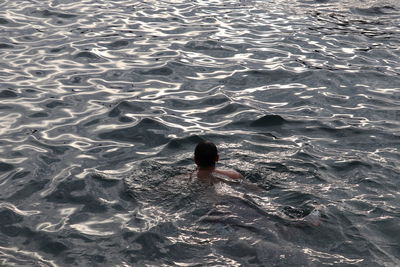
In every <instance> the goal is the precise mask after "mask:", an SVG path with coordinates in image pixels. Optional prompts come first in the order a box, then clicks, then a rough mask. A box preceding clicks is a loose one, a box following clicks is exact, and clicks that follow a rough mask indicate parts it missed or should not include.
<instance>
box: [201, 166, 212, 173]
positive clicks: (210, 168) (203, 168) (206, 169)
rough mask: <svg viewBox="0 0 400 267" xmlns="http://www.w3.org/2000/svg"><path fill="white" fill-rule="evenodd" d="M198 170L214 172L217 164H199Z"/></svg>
mask: <svg viewBox="0 0 400 267" xmlns="http://www.w3.org/2000/svg"><path fill="white" fill-rule="evenodd" d="M197 170H198V171H202V172H213V171H214V170H215V166H209V167H200V166H197Z"/></svg>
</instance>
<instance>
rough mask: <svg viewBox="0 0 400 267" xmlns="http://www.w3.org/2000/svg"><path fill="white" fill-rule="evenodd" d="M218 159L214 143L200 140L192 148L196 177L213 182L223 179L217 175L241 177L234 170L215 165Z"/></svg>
mask: <svg viewBox="0 0 400 267" xmlns="http://www.w3.org/2000/svg"><path fill="white" fill-rule="evenodd" d="M218 160H219V155H218V150H217V147H216V146H215V144H214V143H212V142H209V141H202V142H200V143H198V144H197V146H196V148H195V150H194V162H195V163H196V165H197V169H196V170H195V172H196V176H197V179H198V180H199V181H201V182H206V183H209V184H214V183H216V182H219V181H223V179H221V178H218V176H219V177H221V176H222V177H227V178H230V179H242V178H243V176H242V175H241V174H240V173H238V172H237V171H234V170H221V169H217V168H216V167H215V165H216V162H217V161H218Z"/></svg>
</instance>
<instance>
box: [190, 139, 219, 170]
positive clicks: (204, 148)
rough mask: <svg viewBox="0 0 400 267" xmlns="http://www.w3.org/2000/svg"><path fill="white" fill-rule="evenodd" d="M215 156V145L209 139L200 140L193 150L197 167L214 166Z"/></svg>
mask: <svg viewBox="0 0 400 267" xmlns="http://www.w3.org/2000/svg"><path fill="white" fill-rule="evenodd" d="M217 156H218V150H217V147H216V146H215V144H214V143H212V142H209V141H201V142H200V143H198V144H197V146H196V148H195V150H194V160H195V162H196V164H197V165H199V167H214V166H215V161H216V160H217Z"/></svg>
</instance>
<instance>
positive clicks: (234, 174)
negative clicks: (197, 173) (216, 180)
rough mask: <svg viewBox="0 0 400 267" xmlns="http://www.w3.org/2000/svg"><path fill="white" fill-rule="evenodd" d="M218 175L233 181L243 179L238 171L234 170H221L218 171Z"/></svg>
mask: <svg viewBox="0 0 400 267" xmlns="http://www.w3.org/2000/svg"><path fill="white" fill-rule="evenodd" d="M215 172H216V173H219V174H222V175H225V176H228V177H229V178H231V179H243V176H242V175H241V174H240V173H238V172H237V171H234V170H221V169H216V170H215Z"/></svg>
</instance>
